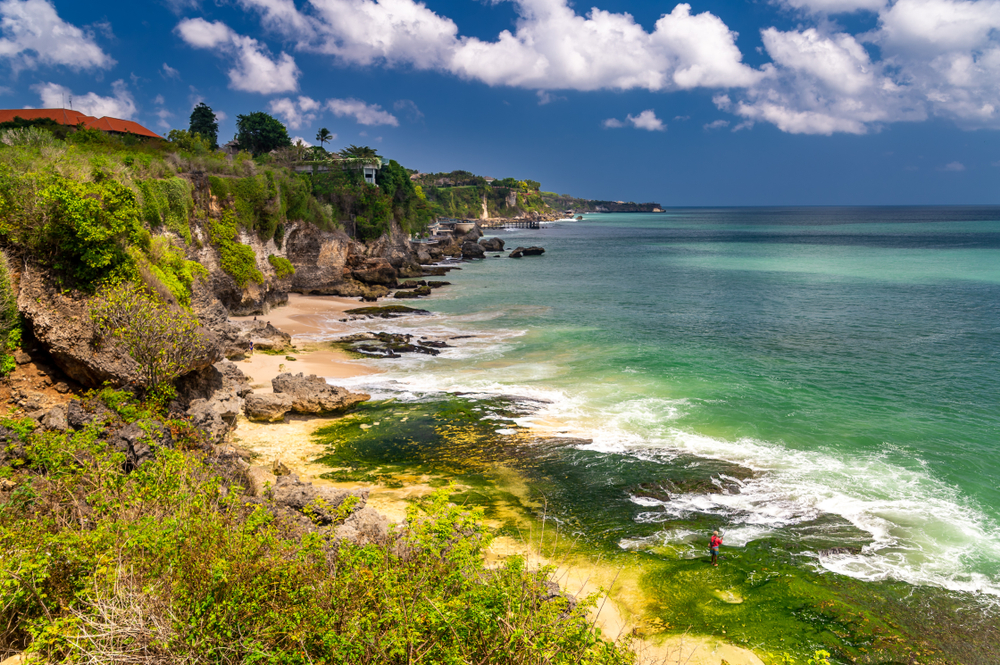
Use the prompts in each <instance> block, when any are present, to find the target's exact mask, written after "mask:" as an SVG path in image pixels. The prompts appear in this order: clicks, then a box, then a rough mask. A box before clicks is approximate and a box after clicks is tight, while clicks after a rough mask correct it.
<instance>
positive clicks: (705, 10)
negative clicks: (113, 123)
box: [0, 0, 1000, 206]
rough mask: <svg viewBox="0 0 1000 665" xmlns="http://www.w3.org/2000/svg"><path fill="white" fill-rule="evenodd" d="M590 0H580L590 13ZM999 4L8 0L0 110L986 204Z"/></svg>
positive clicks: (2, 23) (438, 159)
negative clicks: (202, 123) (271, 125)
mask: <svg viewBox="0 0 1000 665" xmlns="http://www.w3.org/2000/svg"><path fill="white" fill-rule="evenodd" d="M592 5H593V6H592ZM998 33H1000V0H753V1H751V0H736V1H732V2H721V1H719V0H709V1H704V2H698V1H697V0H694V1H692V2H691V3H670V2H667V3H652V2H634V1H626V0H607V1H605V0H592V2H585V3H577V4H571V3H568V2H567V0H518V1H516V2H509V1H496V2H491V1H490V0H483V1H479V0H460V1H457V0H427V1H426V2H423V3H421V2H415V1H414V0H378V1H376V0H135V1H133V2H124V1H118V0H104V1H101V0H92V1H90V2H82V1H80V0H0V106H2V107H4V108H22V107H42V106H43V107H59V106H63V105H64V104H66V103H68V100H69V98H70V96H72V100H73V107H74V108H76V109H78V110H81V111H84V112H87V113H90V114H92V115H112V116H116V117H122V118H128V119H133V120H136V121H138V122H141V123H143V124H144V125H146V126H147V127H149V128H150V129H153V130H154V131H157V132H159V133H161V134H166V133H167V131H169V129H171V128H186V127H187V125H188V118H189V115H190V112H191V109H192V107H193V105H194V104H196V103H198V102H199V101H204V102H205V103H207V104H208V105H209V106H211V107H212V108H213V109H214V110H215V111H216V112H217V113H219V114H220V116H221V123H220V138H221V139H222V140H227V139H229V138H230V137H232V136H233V134H234V133H235V120H236V116H237V114H241V113H249V112H252V111H267V112H270V113H272V114H273V115H275V117H278V118H279V119H280V120H282V121H283V122H284V123H285V124H286V126H287V127H288V130H289V134H290V135H291V136H293V137H301V138H303V139H304V140H306V141H309V142H315V136H316V132H317V131H318V130H319V129H320V128H321V127H326V128H328V129H329V130H330V131H331V132H332V133H334V134H336V139H335V140H334V141H333V145H332V147H333V148H335V149H336V148H340V147H342V146H344V145H347V144H367V145H371V146H373V147H375V148H377V149H378V150H379V152H380V153H381V154H383V155H385V156H387V157H391V158H394V159H396V160H398V161H399V162H400V163H402V164H403V165H405V166H407V167H410V168H415V169H419V170H421V171H442V170H452V169H466V170H469V171H473V172H476V173H479V174H483V175H490V176H494V177H506V176H517V177H519V178H531V179H534V180H538V181H540V182H541V183H542V186H543V189H546V190H555V191H557V192H560V193H566V194H572V195H575V196H583V197H588V198H603V199H615V200H617V199H621V200H636V201H658V202H660V203H662V204H664V205H668V206H682V205H709V206H711V205H800V204H801V205H827V204H835V205H839V204H843V205H851V204H963V203H969V204H974V203H975V204H978V203H1000V187H997V183H998V180H1000V132H998V129H1000V34H998Z"/></svg>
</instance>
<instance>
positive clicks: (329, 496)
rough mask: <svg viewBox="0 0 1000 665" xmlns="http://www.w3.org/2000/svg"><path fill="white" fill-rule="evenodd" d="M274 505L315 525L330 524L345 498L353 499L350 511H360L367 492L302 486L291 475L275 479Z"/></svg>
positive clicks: (334, 519)
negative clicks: (354, 500) (294, 513)
mask: <svg viewBox="0 0 1000 665" xmlns="http://www.w3.org/2000/svg"><path fill="white" fill-rule="evenodd" d="M273 496H274V502H275V503H276V504H277V505H279V506H282V507H284V508H290V509H291V510H294V511H296V512H298V513H302V514H303V515H305V516H306V517H308V518H309V520H310V521H311V522H312V523H313V524H315V525H317V526H327V525H329V524H332V523H333V522H335V521H336V520H337V518H338V517H339V515H338V513H340V512H341V511H339V510H338V508H340V506H341V504H343V503H344V501H346V500H347V499H348V498H350V497H355V499H356V502H355V504H354V506H352V507H351V510H352V511H353V510H359V509H361V508H363V507H364V505H365V503H366V502H367V501H368V490H350V491H349V490H342V489H337V488H334V487H316V486H315V485H312V484H310V483H304V482H302V481H301V480H299V477H298V476H297V475H295V474H294V473H290V474H288V475H284V476H277V477H276V478H275V483H274V488H273Z"/></svg>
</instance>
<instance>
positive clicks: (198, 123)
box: [188, 102, 219, 150]
mask: <svg viewBox="0 0 1000 665" xmlns="http://www.w3.org/2000/svg"><path fill="white" fill-rule="evenodd" d="M188 131H189V132H190V133H191V134H192V135H195V136H200V137H201V138H202V139H204V140H205V141H208V145H209V147H210V148H211V149H212V150H217V149H218V148H219V121H218V120H217V119H216V117H215V113H214V112H213V111H212V108H211V107H210V106H208V105H207V104H206V103H205V102H200V103H199V104H198V105H197V106H195V107H194V110H193V111H191V124H190V126H189V127H188Z"/></svg>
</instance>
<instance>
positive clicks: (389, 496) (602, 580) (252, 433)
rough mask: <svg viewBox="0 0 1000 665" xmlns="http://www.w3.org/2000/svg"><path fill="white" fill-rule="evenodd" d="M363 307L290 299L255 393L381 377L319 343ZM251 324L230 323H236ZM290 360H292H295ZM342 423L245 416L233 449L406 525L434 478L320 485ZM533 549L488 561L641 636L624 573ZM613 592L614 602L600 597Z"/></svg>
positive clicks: (697, 655)
mask: <svg viewBox="0 0 1000 665" xmlns="http://www.w3.org/2000/svg"><path fill="white" fill-rule="evenodd" d="M361 306H362V305H361V303H359V302H358V301H357V300H351V299H347V298H338V297H329V296H303V295H298V294H289V298H288V304H287V305H284V306H282V307H280V308H277V309H275V310H273V311H271V312H270V313H269V314H268V315H267V316H262V317H257V318H258V319H263V320H265V321H268V322H270V323H271V324H272V325H273V326H275V327H276V328H278V329H279V330H282V331H284V332H287V333H289V334H290V335H292V344H293V346H294V347H295V351H293V352H291V353H289V354H288V355H287V356H286V355H285V354H280V355H272V354H267V353H260V352H258V353H255V354H254V355H253V356H252V357H250V358H248V359H247V360H244V361H239V362H238V363H237V364H238V365H239V367H240V369H241V370H243V372H244V373H245V374H246V375H248V376H249V377H250V380H251V385H252V386H253V388H254V390H255V391H256V392H261V393H263V392H270V391H271V379H273V378H274V377H275V376H277V375H278V374H280V373H282V372H295V373H298V372H304V373H305V374H316V375H318V376H322V377H325V378H327V379H332V380H333V382H334V383H336V379H343V378H348V377H353V376H360V375H364V374H375V373H378V372H379V371H380V370H379V369H377V368H375V367H373V366H372V365H371V364H369V363H367V362H366V361H364V360H358V359H354V358H351V357H349V356H348V355H347V354H346V353H345V352H343V351H341V350H340V349H337V348H333V347H331V346H330V345H329V344H328V343H326V342H323V341H320V340H319V336H320V334H321V333H322V334H323V335H324V336H326V335H328V334H329V333H331V332H332V333H334V334H336V333H338V332H342V333H343V334H345V335H346V334H349V333H350V332H351V327H350V325H349V324H348V323H346V322H342V321H341V319H343V318H345V317H344V312H345V311H346V310H348V309H352V308H356V307H361ZM252 318H253V317H233V320H234V321H240V320H250V319H252ZM290 357H291V358H294V360H290V359H289V358H290ZM342 417H347V418H350V417H351V416H350V415H349V414H348V415H347V416H334V417H311V416H299V415H293V414H289V415H287V416H286V417H285V421H284V422H279V423H257V422H251V421H249V420H247V419H246V418H245V417H243V416H240V418H239V424H238V427H237V429H236V432H235V443H236V444H237V445H239V446H241V447H243V448H245V449H247V450H249V451H250V452H252V453H253V454H255V455H256V461H255V463H256V464H259V465H263V466H269V465H271V464H272V463H274V462H280V463H281V464H283V465H285V466H286V467H288V469H289V470H291V471H292V472H293V473H295V474H297V475H298V476H299V477H300V478H301V479H303V480H306V481H309V482H312V483H315V484H319V485H331V486H337V487H343V488H354V487H358V486H364V487H369V488H370V489H371V490H372V491H371V494H370V495H369V500H368V504H369V505H370V506H371V507H373V508H375V509H376V510H378V511H379V512H381V513H383V514H385V515H387V516H388V517H389V519H390V520H392V521H396V522H400V521H402V520H403V519H405V514H406V507H407V505H408V504H409V502H410V501H412V500H414V499H416V498H419V497H421V496H425V495H427V494H429V493H430V492H432V491H433V488H432V487H431V485H430V484H429V480H430V479H429V478H424V477H413V478H412V479H411V481H408V482H407V483H406V484H405V485H404V486H403V487H399V488H385V487H379V486H374V487H372V486H371V485H370V484H369V483H337V482H333V481H329V480H325V479H323V478H320V477H319V476H320V475H321V474H322V473H324V472H325V471H326V470H327V467H325V466H324V465H322V464H319V463H317V462H316V461H315V460H316V459H317V458H319V457H320V456H322V454H323V453H324V451H325V448H324V446H322V445H321V444H319V443H316V442H315V441H314V440H313V437H312V435H313V433H314V432H315V431H316V430H317V429H319V428H321V427H324V426H325V425H328V424H330V423H332V422H334V421H335V420H337V419H338V418H342ZM528 541H529V542H521V541H519V540H515V539H512V538H509V537H502V538H498V539H497V540H495V541H494V542H493V544H492V545H491V546H490V548H489V550H488V551H487V553H486V557H487V561H492V562H498V561H500V560H502V559H504V558H507V557H509V556H514V555H516V556H523V557H524V558H525V559H526V561H527V562H528V564H529V565H532V566H542V565H554V566H555V568H556V570H555V572H554V579H555V580H556V581H557V582H558V583H559V584H560V586H561V587H562V588H563V589H564V590H565V591H567V592H569V593H572V594H577V595H584V596H585V595H587V594H590V593H595V592H597V593H600V594H601V595H600V598H599V600H598V607H597V608H596V609H595V611H594V612H593V613H592V615H591V616H592V620H594V622H595V625H597V626H598V627H600V628H601V630H602V633H603V634H604V636H605V637H609V638H611V639H619V638H623V637H625V636H631V637H633V638H634V637H639V636H640V635H642V632H641V631H642V628H643V620H642V616H643V610H644V603H645V598H644V597H643V596H642V595H641V594H639V593H638V592H637V591H636V590H637V589H638V587H639V585H638V581H637V580H635V579H623V578H619V574H620V573H621V572H622V571H621V570H618V571H616V570H615V569H614V568H611V567H608V566H606V565H605V566H602V565H600V563H596V564H595V563H592V562H587V561H584V560H581V559H578V558H574V560H573V561H567V560H565V559H563V560H562V561H553V560H550V559H549V558H547V557H545V556H542V555H541V553H540V552H539V551H537V548H536V547H535V546H534V543H533V542H531V541H532V538H531V536H530V535H529V536H528ZM539 544H540V543H539ZM626 577H628V576H626ZM616 581H617V584H616ZM612 588H613V589H614V593H613V595H614V599H613V600H612V599H611V598H609V597H608V596H607V595H606V594H605V593H602V591H604V590H611V589H612ZM654 632H655V631H654ZM632 644H633V647H635V648H636V650H637V652H638V654H639V662H641V663H646V664H648V665H653V664H659V665H667V664H672V663H684V664H685V665H721V663H724V662H728V663H729V664H730V665H762V662H761V660H760V659H759V658H758V657H757V656H756V655H755V654H754V653H753V652H752V651H749V650H747V649H743V648H740V647H737V646H735V645H732V644H728V643H726V642H725V641H724V640H721V639H718V638H715V637H707V636H694V635H682V636H666V635H659V636H656V637H654V638H652V639H650V638H649V637H646V636H645V635H642V636H641V637H639V639H637V640H634V641H633V643H632Z"/></svg>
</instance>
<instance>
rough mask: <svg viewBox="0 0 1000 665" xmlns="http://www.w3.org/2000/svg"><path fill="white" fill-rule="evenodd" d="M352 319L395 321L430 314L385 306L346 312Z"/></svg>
mask: <svg viewBox="0 0 1000 665" xmlns="http://www.w3.org/2000/svg"><path fill="white" fill-rule="evenodd" d="M344 314H349V315H351V316H352V317H362V316H364V317H368V318H372V319H395V318H398V317H400V316H406V315H408V314H430V312H428V311H427V310H426V309H416V308H415V307H407V306H406V305H384V306H382V307H355V308H354V309H349V310H346V311H345V312H344Z"/></svg>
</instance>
